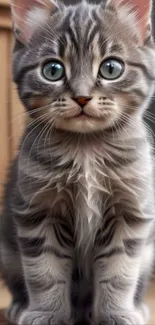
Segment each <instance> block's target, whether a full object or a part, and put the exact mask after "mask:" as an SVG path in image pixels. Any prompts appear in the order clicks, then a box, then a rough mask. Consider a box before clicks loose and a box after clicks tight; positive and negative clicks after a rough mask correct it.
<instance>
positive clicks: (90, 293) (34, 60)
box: [0, 0, 155, 325]
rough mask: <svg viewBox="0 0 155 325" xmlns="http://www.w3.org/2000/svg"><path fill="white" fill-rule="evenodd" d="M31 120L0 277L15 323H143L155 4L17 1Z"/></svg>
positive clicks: (23, 90) (6, 225) (7, 205)
mask: <svg viewBox="0 0 155 325" xmlns="http://www.w3.org/2000/svg"><path fill="white" fill-rule="evenodd" d="M12 15H13V21H14V31H15V37H16V43H15V49H14V69H13V70H14V72H13V73H14V80H15V82H16V84H17V87H18V91H19V96H20V99H21V101H22V102H23V103H24V105H25V108H26V109H27V111H28V114H29V116H30V122H29V124H28V125H27V126H26V128H25V133H24V135H23V138H22V141H21V146H20V150H19V153H18V155H17V159H16V161H15V162H14V164H13V167H12V170H11V173H10V178H9V182H8V185H7V188H6V195H5V200H4V210H3V216H2V217H1V218H0V220H1V244H0V251H1V270H2V273H3V277H4V279H5V282H6V284H7V285H8V287H9V289H10V291H11V293H12V296H13V301H12V304H11V306H10V308H9V309H8V310H7V312H6V316H7V318H8V320H9V321H11V322H12V323H16V324H18V325H60V324H65V325H67V324H68V325H72V324H75V323H76V324H77V323H78V324H80V323H81V324H84V322H85V323H87V324H94V323H95V324H97V325H114V324H115V325H137V324H138V325H142V324H143V325H144V324H146V323H147V319H148V312H147V308H146V307H145V306H144V304H143V293H144V289H145V288H144V287H145V283H146V281H147V279H148V277H149V275H150V272H151V268H152V264H153V230H154V200H153V197H154V193H153V163H152V150H151V145H150V144H149V141H148V135H147V131H146V127H145V125H144V123H143V112H144V110H145V109H146V108H147V107H148V104H149V100H150V98H151V95H152V93H153V89H154V79H155V68H154V67H155V47H154V44H153V40H152V35H151V26H150V20H151V19H150V18H151V0H125V1H124V0H109V1H104V0H103V1H102V3H101V4H98V5H97V4H90V3H87V2H85V1H83V2H82V3H80V4H77V5H75V6H71V5H70V6H68V7H66V6H64V5H57V4H55V3H53V1H52V0H51V1H50V0H33V1H32V0H28V1H25V0H13V1H12Z"/></svg>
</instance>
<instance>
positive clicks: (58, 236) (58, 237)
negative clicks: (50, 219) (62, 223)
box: [53, 225, 65, 247]
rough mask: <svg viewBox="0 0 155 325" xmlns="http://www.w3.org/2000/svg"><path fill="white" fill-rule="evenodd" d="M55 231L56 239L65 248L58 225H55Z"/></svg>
mask: <svg viewBox="0 0 155 325" xmlns="http://www.w3.org/2000/svg"><path fill="white" fill-rule="evenodd" d="M53 229H54V232H55V236H56V239H57V241H58V243H59V245H60V246H62V247H65V245H64V242H63V240H62V238H61V236H60V233H59V231H58V229H57V227H56V225H53Z"/></svg>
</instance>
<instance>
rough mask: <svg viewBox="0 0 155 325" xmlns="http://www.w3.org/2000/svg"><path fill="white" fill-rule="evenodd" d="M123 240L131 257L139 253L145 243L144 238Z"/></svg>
mask: <svg viewBox="0 0 155 325" xmlns="http://www.w3.org/2000/svg"><path fill="white" fill-rule="evenodd" d="M123 242H124V247H125V252H126V254H127V255H128V256H130V257H134V256H135V255H137V254H138V253H139V249H140V248H141V246H142V244H143V243H144V240H142V239H137V238H134V239H125V240H124V241H123Z"/></svg>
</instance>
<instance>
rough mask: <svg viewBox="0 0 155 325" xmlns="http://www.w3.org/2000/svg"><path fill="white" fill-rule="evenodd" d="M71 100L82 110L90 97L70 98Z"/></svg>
mask: <svg viewBox="0 0 155 325" xmlns="http://www.w3.org/2000/svg"><path fill="white" fill-rule="evenodd" d="M72 99H73V100H74V101H75V102H76V103H78V105H80V106H81V107H82V108H83V107H84V106H85V105H86V104H87V103H88V102H89V101H90V100H91V99H92V97H86V96H85V97H84V96H83V97H72Z"/></svg>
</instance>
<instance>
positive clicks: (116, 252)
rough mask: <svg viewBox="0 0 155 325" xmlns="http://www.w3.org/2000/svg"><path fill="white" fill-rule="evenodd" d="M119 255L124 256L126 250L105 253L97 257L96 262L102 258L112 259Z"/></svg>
mask: <svg viewBox="0 0 155 325" xmlns="http://www.w3.org/2000/svg"><path fill="white" fill-rule="evenodd" d="M117 254H118V255H120V254H124V249H123V248H122V247H116V248H113V249H112V250H111V251H109V252H107V253H103V254H100V255H98V256H96V257H95V261H97V260H98V259H101V258H109V257H112V256H114V255H117Z"/></svg>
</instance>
